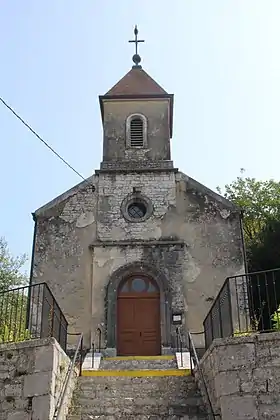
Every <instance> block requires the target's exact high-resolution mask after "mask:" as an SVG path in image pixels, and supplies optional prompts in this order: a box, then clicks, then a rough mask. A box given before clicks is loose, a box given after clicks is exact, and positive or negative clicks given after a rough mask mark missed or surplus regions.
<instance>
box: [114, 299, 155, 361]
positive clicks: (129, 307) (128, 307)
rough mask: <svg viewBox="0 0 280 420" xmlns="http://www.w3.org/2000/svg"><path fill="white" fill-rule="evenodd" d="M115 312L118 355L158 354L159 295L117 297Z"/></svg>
mask: <svg viewBox="0 0 280 420" xmlns="http://www.w3.org/2000/svg"><path fill="white" fill-rule="evenodd" d="M117 314H118V324H117V343H118V355H120V356H149V355H151V356H152V355H158V354H160V348H161V346H160V341H161V340H160V305H159V295H156V296H151V297H144V296H141V297H140V296H139V297H129V296H125V297H119V299H118V311H117Z"/></svg>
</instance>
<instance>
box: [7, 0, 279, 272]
mask: <svg viewBox="0 0 280 420" xmlns="http://www.w3.org/2000/svg"><path fill="white" fill-rule="evenodd" d="M279 18H280V1H279V0H211V1H210V0H177V1H173V2H169V1H166V2H163V1H160V0H153V1H150V0H141V1H138V2H132V1H131V0H118V1H112V0H104V1H102V2H101V1H95V0H81V1H76V0H48V1H38V0H24V1H22V0H2V2H1V12H0V35H1V43H0V56H1V66H0V85H1V89H0V95H1V97H3V98H4V99H5V100H6V101H7V102H8V103H9V104H10V105H11V106H12V107H14V108H15V110H16V111H17V112H19V113H20V114H21V115H22V117H23V118H24V119H26V120H27V122H29V123H30V124H31V125H32V127H33V128H34V129H35V130H37V131H38V132H39V133H40V134H41V135H42V136H43V137H44V138H45V139H46V140H47V141H48V142H49V143H50V144H51V145H52V146H53V147H54V148H55V149H56V150H57V151H58V152H59V153H60V154H61V155H63V157H64V158H65V159H66V160H68V161H69V162H70V163H71V164H72V165H73V166H74V167H75V168H76V169H77V170H78V171H80V172H81V173H82V174H83V176H85V177H87V176H89V175H91V174H92V173H93V171H94V169H97V168H98V167H99V162H100V160H101V148H102V127H101V120H100V112H99V105H98V95H99V94H103V93H105V92H106V91H107V90H108V89H109V88H110V87H112V86H113V85H114V84H115V83H116V82H117V81H118V80H119V79H120V78H121V77H122V76H123V75H124V74H125V73H126V72H127V71H128V70H129V69H130V68H131V56H132V54H133V47H132V45H131V44H129V43H128V42H127V41H128V40H129V39H131V38H132V37H133V27H134V25H135V24H138V27H139V35H140V37H141V38H144V39H145V40H146V42H145V44H141V45H140V54H141V56H142V64H143V68H144V69H145V70H146V71H147V72H148V73H149V74H150V75H151V76H152V77H153V78H155V79H156V80H157V82H158V83H159V84H161V85H162V86H163V87H164V88H165V89H166V90H167V91H168V92H169V93H174V94H175V113H174V135H173V140H172V154H173V160H174V162H175V164H176V166H177V167H179V168H180V170H182V171H183V172H185V173H187V174H188V175H190V176H192V177H194V178H195V179H197V180H198V181H200V182H202V183H204V184H205V185H207V186H208V187H210V188H212V189H215V188H216V186H217V185H220V186H223V185H224V184H225V183H227V182H230V181H231V180H233V179H234V178H235V177H236V176H237V175H238V174H239V170H240V168H241V167H243V168H245V169H246V174H247V175H248V176H255V177H256V178H259V179H268V178H274V179H276V180H280V165H279V152H280V146H279V137H280V118H279V100H280V99H279V98H280V55H279V40H280V26H279ZM0 139H1V155H0V156H1V165H0V174H1V180H2V182H1V186H2V191H1V208H0V236H3V235H4V236H5V237H6V239H7V241H8V243H9V246H10V249H11V251H12V252H13V253H14V254H21V253H24V252H26V253H28V254H29V255H31V246H32V233H33V220H32V217H31V212H32V211H34V210H35V209H37V208H38V207H40V206H42V205H43V204H45V203H46V202H48V201H50V200H51V199H52V198H54V197H56V196H57V195H59V194H60V193H62V192H63V191H65V190H67V189H69V188H71V187H72V186H73V185H75V184H76V183H78V182H80V179H79V178H78V177H77V176H76V175H75V174H74V173H72V172H71V171H70V169H68V168H67V167H66V166H64V165H63V164H62V163H61V162H60V161H59V160H58V159H57V158H56V157H55V156H54V155H52V153H51V152H50V151H49V150H48V149H47V148H46V147H45V146H43V145H42V144H41V143H40V142H39V141H38V140H37V139H36V138H35V137H34V136H33V135H32V134H31V133H30V132H29V131H28V130H27V129H26V128H25V127H24V126H23V125H22V124H21V123H20V122H18V121H17V120H16V118H15V117H14V116H13V115H12V114H11V113H9V111H8V110H7V109H6V108H5V107H4V106H3V105H2V104H0ZM27 267H28V266H27Z"/></svg>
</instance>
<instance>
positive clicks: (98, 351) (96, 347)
mask: <svg viewBox="0 0 280 420" xmlns="http://www.w3.org/2000/svg"><path fill="white" fill-rule="evenodd" d="M96 334H98V346H96V344H95V340H94V341H93V342H92V346H91V349H92V353H91V367H92V368H93V367H94V354H95V350H96V351H97V353H100V352H101V339H102V331H101V328H99V327H98V328H97V329H96V332H95V338H96Z"/></svg>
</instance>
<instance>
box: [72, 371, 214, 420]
mask: <svg viewBox="0 0 280 420" xmlns="http://www.w3.org/2000/svg"><path fill="white" fill-rule="evenodd" d="M100 379H102V382H101V383H100V382H99V381H100ZM71 415H72V416H73V415H76V416H80V417H77V419H76V418H73V419H72V418H71ZM102 418H103V419H107V420H109V419H137V418H139V420H140V419H151V420H152V419H166V420H167V419H177V418H178V419H179V418H181V419H188V420H198V419H199V420H202V419H203V420H206V419H207V416H206V414H205V408H204V405H203V401H202V397H201V395H200V393H199V390H198V389H197V385H196V383H195V381H194V378H193V377H192V376H171V377H168V376H164V377H158V376H155V377H125V376H122V377H115V376H104V377H80V378H79V379H78V385H77V387H76V390H75V392H74V398H73V404H72V411H71V413H69V416H68V418H67V420H88V419H91V420H92V419H102Z"/></svg>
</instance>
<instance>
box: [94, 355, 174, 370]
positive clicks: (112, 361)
mask: <svg viewBox="0 0 280 420" xmlns="http://www.w3.org/2000/svg"><path fill="white" fill-rule="evenodd" d="M99 369H100V370H114V369H115V370H141V369H149V370H154V369H160V370H164V369H169V370H170V369H177V362H176V358H175V356H157V357H156V356H155V357H108V358H104V359H102V360H101V363H100V367H99Z"/></svg>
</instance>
